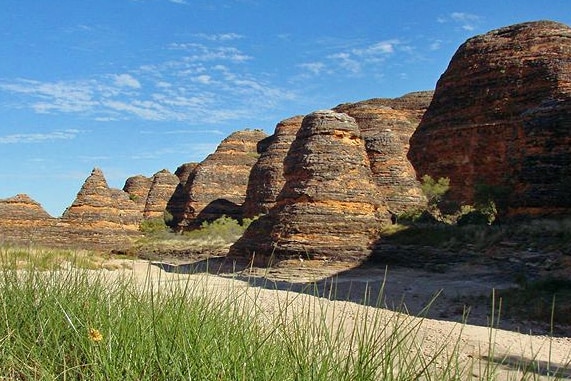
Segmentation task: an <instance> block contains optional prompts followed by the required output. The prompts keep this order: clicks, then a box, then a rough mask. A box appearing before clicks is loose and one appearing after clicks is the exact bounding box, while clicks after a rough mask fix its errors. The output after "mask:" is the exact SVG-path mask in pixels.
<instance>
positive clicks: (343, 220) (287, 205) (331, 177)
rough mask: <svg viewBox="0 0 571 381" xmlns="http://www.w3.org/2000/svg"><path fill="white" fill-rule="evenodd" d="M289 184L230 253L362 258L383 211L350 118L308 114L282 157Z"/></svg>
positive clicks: (329, 113)
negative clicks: (272, 205) (285, 154)
mask: <svg viewBox="0 0 571 381" xmlns="http://www.w3.org/2000/svg"><path fill="white" fill-rule="evenodd" d="M284 176H285V179H286V182H285V184H284V186H283V189H282V191H281V192H280V194H279V195H278V197H277V202H276V205H275V206H274V207H273V208H272V209H271V210H270V211H269V214H268V215H265V216H262V217H261V218H260V219H258V220H256V221H254V222H253V223H252V224H251V225H250V227H249V228H248V229H247V231H246V233H245V234H244V236H243V237H242V238H241V239H240V240H239V241H238V242H237V243H236V244H235V245H233V246H232V248H231V250H230V255H231V256H232V255H235V256H245V255H246V256H249V255H253V254H254V253H255V256H256V257H257V258H258V259H259V258H264V259H265V260H267V259H268V258H269V257H275V258H292V257H293V258H297V257H298V256H301V257H304V258H306V257H309V258H316V257H321V258H331V259H336V260H349V261H353V260H359V259H363V258H365V257H366V256H367V255H368V254H369V253H370V245H371V243H372V242H373V241H374V240H375V239H376V238H377V232H378V229H379V228H380V226H381V224H382V223H383V222H386V221H387V220H388V213H387V210H386V208H385V206H384V205H383V201H382V199H381V197H380V195H379V192H378V189H377V186H376V184H375V182H374V180H373V175H372V172H371V169H370V163H369V159H368V157H367V153H366V151H365V143H364V140H363V139H362V138H361V134H360V131H359V128H358V126H357V123H356V122H355V119H353V118H352V117H350V116H348V115H346V114H342V113H336V112H334V111H331V110H325V111H318V112H315V113H312V114H310V115H308V116H306V117H305V118H304V119H303V122H302V126H301V128H300V129H299V131H298V133H297V136H296V139H295V140H294V141H293V143H292V144H291V148H290V150H289V151H288V154H287V156H286V158H285V161H284Z"/></svg>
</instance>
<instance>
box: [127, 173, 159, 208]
mask: <svg viewBox="0 0 571 381" xmlns="http://www.w3.org/2000/svg"><path fill="white" fill-rule="evenodd" d="M152 184H153V179H151V178H148V177H146V176H143V175H136V176H131V177H129V178H128V179H127V180H126V181H125V185H124V186H123V191H125V192H127V193H129V198H130V199H131V200H133V201H135V203H136V204H137V205H139V206H140V207H141V211H143V210H144V209H145V204H146V203H147V196H148V195H149V190H150V189H151V185H152Z"/></svg>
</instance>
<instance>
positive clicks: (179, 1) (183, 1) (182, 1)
mask: <svg viewBox="0 0 571 381" xmlns="http://www.w3.org/2000/svg"><path fill="white" fill-rule="evenodd" d="M169 1H170V2H171V3H175V4H188V3H187V2H186V0H169Z"/></svg>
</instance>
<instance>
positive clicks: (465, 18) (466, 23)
mask: <svg viewBox="0 0 571 381" xmlns="http://www.w3.org/2000/svg"><path fill="white" fill-rule="evenodd" d="M481 20H482V18H481V17H480V16H478V15H475V14H472V13H466V12H452V13H450V14H449V15H448V16H445V17H443V16H440V17H438V19H437V20H436V21H437V22H439V23H441V24H442V23H446V22H448V21H451V22H453V23H455V24H457V25H459V26H460V28H462V29H463V30H466V31H470V32H471V31H474V30H475V29H477V27H478V25H479V24H480V22H481Z"/></svg>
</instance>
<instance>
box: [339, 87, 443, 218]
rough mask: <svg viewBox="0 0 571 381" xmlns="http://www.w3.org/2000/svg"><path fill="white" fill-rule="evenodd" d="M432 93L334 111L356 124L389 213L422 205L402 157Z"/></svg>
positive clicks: (412, 172) (348, 105) (410, 169)
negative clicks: (353, 120)
mask: <svg viewBox="0 0 571 381" xmlns="http://www.w3.org/2000/svg"><path fill="white" fill-rule="evenodd" d="M432 94H433V92H432V91H423V92H416V93H410V94H406V95H404V96H402V97H400V98H394V99H390V98H376V99H370V100H367V101H363V102H358V103H346V104H342V105H339V106H337V107H336V108H335V109H334V110H335V111H337V112H344V113H346V114H348V115H350V116H352V117H353V118H355V120H356V121H357V124H358V125H359V129H360V131H361V134H362V136H363V138H364V139H365V146H366V149H367V154H368V156H369V160H370V162H371V170H372V172H373V177H374V179H375V182H376V184H377V185H378V187H379V190H380V192H381V194H382V195H383V197H384V198H385V201H386V203H387V206H388V208H389V210H391V211H392V212H394V213H401V212H404V211H406V210H410V209H416V208H421V207H423V206H425V205H426V198H425V197H424V194H423V193H422V190H421V189H420V183H419V182H418V180H417V179H416V172H415V170H414V168H413V166H412V165H411V164H410V162H409V161H408V159H407V157H406V155H407V153H408V149H409V139H410V137H411V135H412V134H413V132H414V131H415V130H416V128H417V127H418V124H419V123H420V120H421V118H422V115H423V114H424V112H425V111H426V109H427V107H428V105H429V104H430V101H431V99H432Z"/></svg>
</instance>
